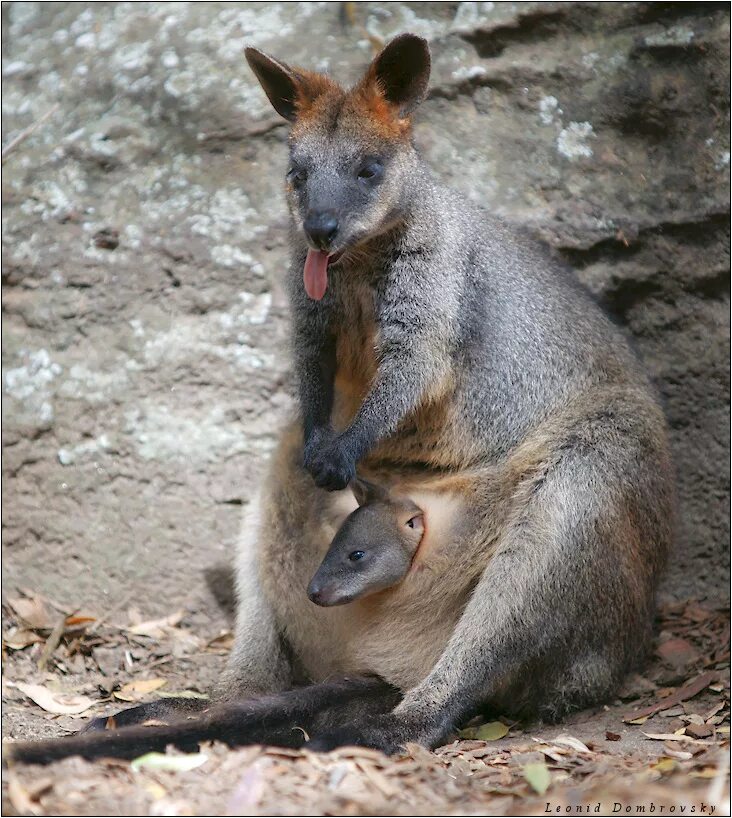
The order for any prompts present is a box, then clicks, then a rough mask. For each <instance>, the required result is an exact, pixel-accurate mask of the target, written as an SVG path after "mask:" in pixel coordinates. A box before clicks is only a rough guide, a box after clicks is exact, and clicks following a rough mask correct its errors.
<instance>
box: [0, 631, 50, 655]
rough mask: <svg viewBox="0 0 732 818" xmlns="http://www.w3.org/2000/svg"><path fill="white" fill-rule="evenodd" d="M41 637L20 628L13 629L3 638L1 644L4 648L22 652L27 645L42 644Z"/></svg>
mask: <svg viewBox="0 0 732 818" xmlns="http://www.w3.org/2000/svg"><path fill="white" fill-rule="evenodd" d="M42 641H43V637H41V636H39V635H38V634H37V633H35V632H34V631H31V630H22V629H20V628H13V629H12V630H10V631H9V632H8V633H7V634H6V635H5V636H3V644H4V645H5V647H6V648H10V649H11V650H23V648H27V647H28V645H33V644H35V643H36V642H42Z"/></svg>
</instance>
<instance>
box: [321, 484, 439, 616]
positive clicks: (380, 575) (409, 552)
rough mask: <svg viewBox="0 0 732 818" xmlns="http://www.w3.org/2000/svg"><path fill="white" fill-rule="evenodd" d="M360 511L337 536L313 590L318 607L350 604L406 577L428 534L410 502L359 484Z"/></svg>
mask: <svg viewBox="0 0 732 818" xmlns="http://www.w3.org/2000/svg"><path fill="white" fill-rule="evenodd" d="M351 488H352V489H353V493H354V495H355V497H356V500H357V501H358V504H359V507H358V508H357V509H356V510H355V511H354V512H352V513H351V514H350V515H349V516H348V517H346V519H345V521H344V522H343V524H342V525H341V527H340V528H339V529H338V531H337V532H336V535H335V537H334V538H333V542H332V543H331V544H330V548H329V549H328V553H327V554H326V555H325V557H324V558H323V562H322V563H321V564H320V567H319V568H318V570H317V571H316V572H315V576H314V577H313V578H312V580H311V581H310V585H309V586H308V596H309V597H310V599H311V601H312V602H314V603H315V604H316V605H321V606H323V607H330V606H332V605H345V604H346V603H347V602H353V600H355V599H360V598H361V597H364V596H367V595H368V594H374V593H376V592H377V591H383V590H384V589H386V588H391V587H392V585H396V584H397V583H398V582H400V581H401V580H402V579H404V577H405V576H406V574H407V572H408V571H409V568H410V566H411V564H412V558H413V557H414V554H415V552H416V550H417V548H418V547H419V544H420V542H421V541H422V536H423V535H424V516H423V514H422V510H421V509H420V508H419V507H418V506H417V505H416V504H415V503H413V502H412V501H411V500H410V499H409V498H407V497H399V496H397V495H393V494H391V493H390V492H388V491H386V490H385V489H383V488H381V487H379V486H375V485H373V484H372V483H367V482H366V481H364V480H358V479H357V480H354V481H353V483H352V484H351Z"/></svg>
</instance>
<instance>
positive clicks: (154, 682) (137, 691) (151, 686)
mask: <svg viewBox="0 0 732 818" xmlns="http://www.w3.org/2000/svg"><path fill="white" fill-rule="evenodd" d="M165 684H167V681H166V680H165V679H137V680H136V681H134V682H128V683H127V684H125V685H122V687H121V688H120V689H119V690H115V691H114V693H113V694H112V695H113V696H114V698H115V699H119V700H120V701H123V702H136V701H139V700H140V699H142V698H143V697H144V696H145V695H147V694H148V693H152V691H153V690H157V689H158V688H160V687H162V686H163V685H165Z"/></svg>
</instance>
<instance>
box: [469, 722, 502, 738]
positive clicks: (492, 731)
mask: <svg viewBox="0 0 732 818" xmlns="http://www.w3.org/2000/svg"><path fill="white" fill-rule="evenodd" d="M507 735H508V727H507V726H506V725H505V724H504V723H503V722H502V721H491V722H489V723H488V724H481V725H480V727H478V729H477V730H476V731H475V738H477V739H478V740H479V741H498V739H501V738H503V737H504V736H507Z"/></svg>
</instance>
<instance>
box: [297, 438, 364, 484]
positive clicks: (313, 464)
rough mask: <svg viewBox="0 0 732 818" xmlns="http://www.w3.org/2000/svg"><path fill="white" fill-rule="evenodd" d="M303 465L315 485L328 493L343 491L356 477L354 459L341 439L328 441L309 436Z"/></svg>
mask: <svg viewBox="0 0 732 818" xmlns="http://www.w3.org/2000/svg"><path fill="white" fill-rule="evenodd" d="M319 443H320V445H318V444H319ZM303 463H304V465H305V468H306V469H307V470H308V471H309V472H310V474H312V476H313V480H315V485H316V486H318V487H319V488H321V489H327V490H328V491H338V490H340V489H344V488H345V487H346V486H347V485H348V484H349V483H350V482H351V480H353V478H354V477H355V476H356V458H355V456H354V454H353V452H352V451H351V450H350V448H349V446H348V445H346V443H345V441H344V440H343V437H336V438H331V439H330V440H328V439H323V438H320V439H318V438H316V439H313V437H312V436H311V439H310V440H309V441H308V445H307V446H306V447H305V452H304V456H303Z"/></svg>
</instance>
